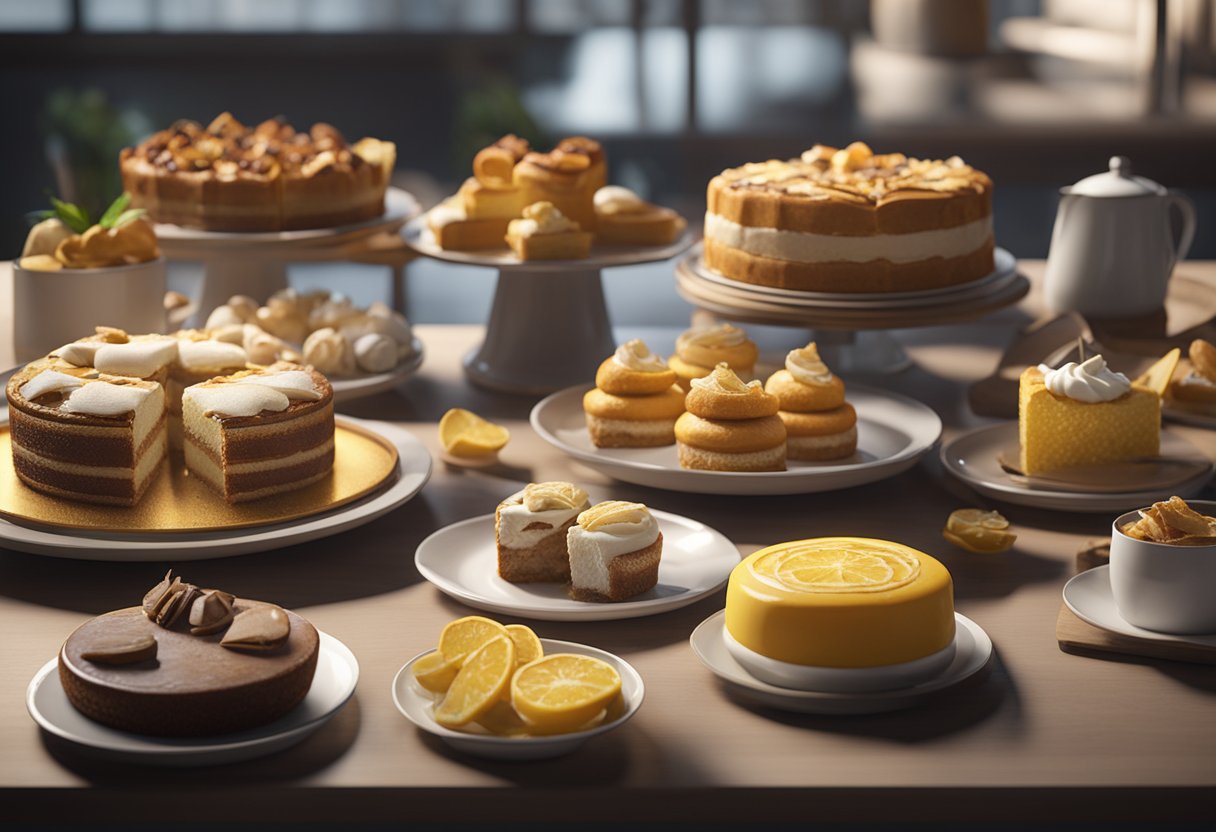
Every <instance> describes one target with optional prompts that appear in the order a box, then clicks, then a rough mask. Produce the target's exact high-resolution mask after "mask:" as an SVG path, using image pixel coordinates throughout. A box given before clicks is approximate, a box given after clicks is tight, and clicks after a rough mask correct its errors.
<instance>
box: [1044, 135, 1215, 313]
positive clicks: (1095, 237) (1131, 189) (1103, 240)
mask: <svg viewBox="0 0 1216 832" xmlns="http://www.w3.org/2000/svg"><path fill="white" fill-rule="evenodd" d="M1060 195H1061V199H1060V208H1059V211H1058V212H1057V213H1056V224H1055V228H1054V229H1053V230H1052V232H1051V250H1050V252H1049V253H1048V255H1047V275H1046V278H1045V281H1044V287H1043V289H1044V294H1045V297H1046V301H1047V306H1048V308H1049V309H1051V311H1053V312H1067V311H1077V312H1080V313H1081V314H1082V315H1090V316H1093V317H1095V318H1133V317H1138V316H1141V315H1150V314H1152V313H1154V312H1156V311H1157V310H1159V309H1161V307H1162V305H1163V304H1164V302H1165V290H1166V286H1167V284H1168V283H1169V279H1170V274H1171V273H1172V272H1173V271H1174V264H1175V263H1176V262H1178V261H1179V260H1181V259H1183V258H1184V257H1186V253H1187V251H1188V250H1189V249H1190V247H1191V242H1192V241H1193V240H1194V238H1195V206H1194V205H1193V204H1192V203H1191V201H1190V200H1189V199H1187V198H1186V197H1185V196H1183V195H1182V194H1179V193H1176V192H1173V191H1167V190H1166V189H1165V188H1163V187H1162V186H1161V185H1158V184H1157V183H1156V182H1153V181H1151V180H1149V179H1145V178H1144V177H1141V176H1132V171H1131V161H1130V160H1129V159H1128V158H1127V157H1126V156H1114V157H1112V158H1111V160H1110V171H1109V172H1107V173H1099V174H1095V175H1094V176H1087V177H1085V178H1084V179H1082V180H1081V181H1080V182H1078V183H1077V184H1075V185H1073V186H1071V187H1067V188H1061V189H1060ZM1174 206H1176V207H1177V208H1178V214H1179V216H1180V217H1181V220H1182V228H1181V231H1180V233H1179V234H1178V244H1177V245H1176V246H1175V244H1174V236H1175V235H1174V220H1173V218H1172V216H1171V211H1170V209H1171V207H1174Z"/></svg>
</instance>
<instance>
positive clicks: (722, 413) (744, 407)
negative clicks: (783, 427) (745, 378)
mask: <svg viewBox="0 0 1216 832" xmlns="http://www.w3.org/2000/svg"><path fill="white" fill-rule="evenodd" d="M752 389H753V390H755V391H756V392H753V393H735V394H730V393H716V392H714V391H711V390H704V389H702V388H700V387H696V386H695V385H694V386H693V388H692V389H691V390H689V391H688V396H687V397H686V398H685V400H684V407H685V408H686V409H687V410H688V412H689V413H693V414H695V415H697V416H699V417H701V418H702V419H723V420H729V419H737V420H742V419H759V418H762V417H765V416H773V415H776V413H777V410H778V409H779V408H780V407H781V403H780V402H779V401H778V400H777V397H776V396H771V395H769V394H768V393H765V392H764V391H763V389H761V388H758V387H757V388H752Z"/></svg>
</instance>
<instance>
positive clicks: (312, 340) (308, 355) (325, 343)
mask: <svg viewBox="0 0 1216 832" xmlns="http://www.w3.org/2000/svg"><path fill="white" fill-rule="evenodd" d="M304 362H305V363H306V364H311V365H312V366H314V367H316V368H317V369H318V370H320V371H321V372H323V373H327V374H332V375H341V376H349V375H351V374H352V373H354V371H355V352H354V350H352V349H351V346H350V342H349V341H347V340H346V339H345V338H343V337H342V335H341V333H339V332H337V331H335V330H334V329H333V328H332V327H325V328H324V329H318V330H317V331H316V332H314V333H313V334H312V335H309V336H308V338H307V339H306V340H305V341H304Z"/></svg>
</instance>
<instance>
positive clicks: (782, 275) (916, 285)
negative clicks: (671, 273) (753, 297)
mask: <svg viewBox="0 0 1216 832" xmlns="http://www.w3.org/2000/svg"><path fill="white" fill-rule="evenodd" d="M992 252H993V242H992V239H991V238H989V240H988V243H987V245H984V246H982V247H980V248H978V249H976V250H975V251H973V252H971V253H970V254H965V255H963V256H962V257H948V258H942V257H931V258H928V259H926V260H917V261H914V262H911V263H892V262H891V261H889V260H871V261H869V262H866V263H847V262H843V261H837V262H825V263H796V262H793V261H790V260H777V259H775V258H772V257H760V256H757V255H754V254H748V253H747V252H745V251H742V250H740V249H737V248H731V247H729V246H724V245H721V244H720V243H716V242H714V241H713V240H708V239H707V240H705V255H704V256H705V265H706V266H707V267H708V268H710V269H712V270H713V271H716V272H718V273H719V274H721V275H723V276H725V277H729V278H731V279H733V280H739V281H742V282H743V283H754V284H757V285H761V286H773V287H775V288H778V289H792V290H794V291H800V292H850V293H853V292H857V293H867V294H868V293H881V292H912V291H920V290H923V289H940V288H943V287H946V286H955V285H958V284H960V283H967V282H969V281H972V280H978V279H979V278H981V277H984V276H985V275H988V274H991V273H992V270H993V268H994V266H993V254H992Z"/></svg>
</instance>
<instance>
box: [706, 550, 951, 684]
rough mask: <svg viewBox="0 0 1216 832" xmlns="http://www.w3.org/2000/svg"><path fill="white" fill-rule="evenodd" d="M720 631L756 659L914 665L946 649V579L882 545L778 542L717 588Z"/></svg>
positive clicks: (911, 553) (927, 564)
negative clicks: (722, 601) (721, 593)
mask: <svg viewBox="0 0 1216 832" xmlns="http://www.w3.org/2000/svg"><path fill="white" fill-rule="evenodd" d="M726 630H727V632H728V633H729V634H730V636H731V637H732V638H733V639H734V640H735V641H736V642H738V643H739V644H740V645H742V646H743V647H745V648H747V649H748V650H751V651H753V652H755V653H757V654H759V655H760V656H763V657H766V658H768V659H773V660H776V661H780V662H786V663H789V664H793V665H802V666H806V667H821V668H877V667H883V666H887V665H895V664H901V663H905V662H911V661H916V660H918V659H923V658H925V657H927V656H931V655H933V654H935V653H938V652H940V651H942V650H944V649H945V648H947V647H948V646H950V645H951V644H952V643H953V641H954V590H953V584H952V582H951V580H950V573H949V572H947V571H946V567H944V566H943V565H942V564H941V563H939V562H938V561H937V560H936V559H934V558H932V557H930V556H929V555H926V554H924V553H923V552H919V551H917V550H916V549H912V548H910V547H908V546H904V545H902V544H899V543H892V542H890V541H886V540H875V539H872V538H864V537H823V538H816V539H811V540H797V541H793V542H789V543H778V544H777V545H775V546H770V547H768V548H767V549H761V550H760V551H759V552H756V553H754V554H752V555H750V556H748V557H747V558H745V559H744V560H743V562H742V563H740V564H739V565H738V566H736V567H735V569H734V571H733V572H731V576H730V582H729V584H728V585H727V590H726Z"/></svg>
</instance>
